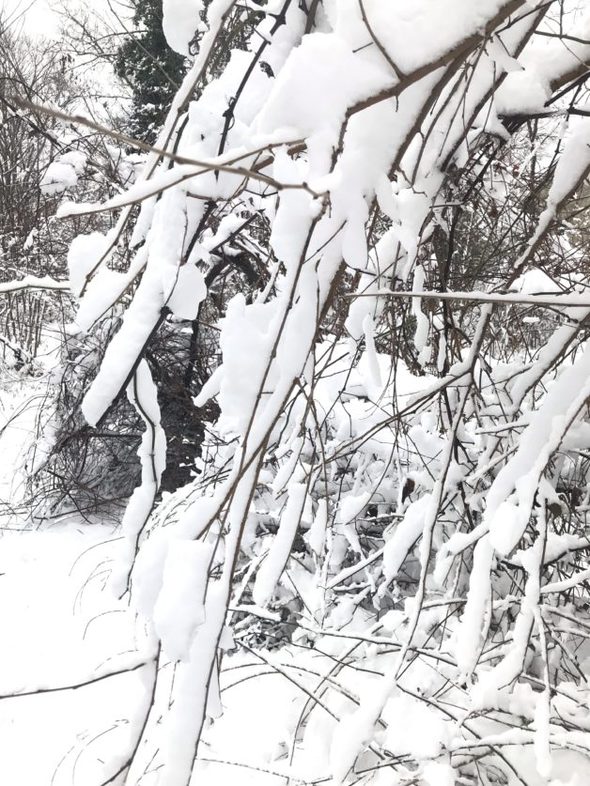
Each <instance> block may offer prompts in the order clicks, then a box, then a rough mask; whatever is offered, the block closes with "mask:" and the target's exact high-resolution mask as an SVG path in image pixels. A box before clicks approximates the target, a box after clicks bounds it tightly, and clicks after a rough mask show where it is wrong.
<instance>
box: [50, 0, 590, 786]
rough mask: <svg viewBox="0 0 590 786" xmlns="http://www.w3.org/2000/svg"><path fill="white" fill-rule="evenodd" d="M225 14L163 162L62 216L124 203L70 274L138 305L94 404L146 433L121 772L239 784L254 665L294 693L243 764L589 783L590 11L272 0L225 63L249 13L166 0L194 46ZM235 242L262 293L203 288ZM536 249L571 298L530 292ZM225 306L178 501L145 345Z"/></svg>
mask: <svg viewBox="0 0 590 786" xmlns="http://www.w3.org/2000/svg"><path fill="white" fill-rule="evenodd" d="M205 5H206V6H207V7H206V14H205V22H204V24H205V25H206V31H204V32H200V33H199V51H198V54H197V55H196V56H195V57H194V60H193V62H192V65H191V67H190V69H189V70H188V72H187V75H186V77H185V79H184V81H183V83H182V85H181V87H180V89H179V92H178V94H177V95H176V97H175V99H174V102H173V104H172V107H171V109H170V112H169V115H168V119H167V121H166V123H165V125H164V127H163V129H162V131H161V133H160V136H159V139H158V140H157V142H156V145H155V148H154V150H153V151H152V153H150V155H149V157H148V159H147V161H146V164H145V167H144V169H143V172H142V174H141V175H140V176H139V177H138V178H137V180H136V181H135V183H134V184H133V185H131V187H130V188H128V189H126V190H123V191H121V193H119V194H116V195H114V196H113V197H112V198H110V199H109V200H107V201H106V202H105V203H103V204H102V205H95V204H68V205H64V206H62V208H61V215H62V216H67V215H69V216H76V215H80V214H87V213H94V212H98V211H99V210H104V211H111V212H114V211H116V212H117V220H116V224H115V225H114V228H113V229H112V231H111V232H110V233H109V234H108V235H106V236H104V243H102V244H101V245H100V249H99V252H98V253H96V254H95V255H94V256H92V255H88V256H87V257H85V258H81V259H80V264H79V265H78V266H77V267H76V269H75V271H73V272H74V275H72V277H71V283H72V288H73V291H74V293H75V294H76V295H77V296H78V297H79V298H80V305H79V312H78V317H77V322H78V324H79V325H81V326H90V325H92V324H93V323H94V321H95V320H96V319H97V317H98V316H99V315H102V314H104V313H108V311H109V309H115V308H120V307H121V306H125V308H124V312H123V315H122V320H121V325H120V327H119V329H118V331H117V332H116V334H115V335H114V336H113V338H112V339H111V340H110V343H109V344H108V346H107V347H106V351H105V353H104V358H103V360H102V364H101V366H100V369H99V371H98V373H97V375H96V377H95V378H94V380H93V381H92V383H91V384H90V386H89V388H88V390H87V392H86V394H85V397H84V400H83V402H82V406H81V409H82V412H83V413H84V416H85V417H86V419H87V421H88V423H89V424H90V425H91V426H94V427H97V428H98V427H100V424H101V423H102V422H103V419H104V418H105V416H106V415H107V413H108V412H109V411H110V408H111V407H112V406H113V403H114V402H116V401H118V400H119V399H120V397H121V396H122V395H123V393H126V395H127V397H128V399H129V402H130V403H131V405H132V406H133V407H135V409H136V411H137V414H138V417H139V418H140V419H141V422H142V424H143V429H144V430H143V434H142V438H141V445H140V447H139V455H140V459H141V464H142V467H141V470H142V471H141V475H142V476H141V482H140V484H139V485H138V486H137V488H136V490H135V491H134V493H133V495H132V497H131V499H130V502H129V504H128V506H127V509H126V512H125V515H124V518H123V536H124V537H123V545H122V548H121V553H120V559H119V564H118V566H117V570H116V571H115V573H116V575H115V576H114V583H115V585H116V587H117V589H118V590H119V592H121V593H124V592H126V591H127V590H128V589H130V590H131V598H132V602H133V603H134V604H136V607H137V608H138V610H139V612H140V613H141V615H142V616H143V618H144V619H145V622H146V625H147V628H148V639H149V643H150V646H151V647H152V651H153V669H151V671H150V675H149V679H146V702H145V706H144V707H143V708H142V712H141V717H140V718H139V719H138V722H137V724H136V725H135V726H134V728H133V739H132V742H131V745H130V750H129V751H128V752H126V753H125V755H124V756H123V757H122V759H121V761H120V763H111V764H110V765H109V770H108V772H107V773H106V774H105V780H104V784H106V783H113V782H115V781H116V779H117V778H119V777H121V778H122V779H123V780H124V782H126V783H129V784H139V783H147V782H150V783H154V784H155V783H158V784H165V786H187V785H188V784H189V782H192V783H198V782H199V783H200V782H203V778H205V782H209V781H207V780H206V779H207V778H208V777H210V778H211V781H210V782H214V775H212V774H211V771H210V770H209V769H207V760H208V755H207V753H208V751H207V749H206V747H205V746H206V745H207V746H213V747H214V746H215V740H216V735H218V730H219V729H221V730H223V729H224V728H228V726H227V725H225V726H224V724H225V723H227V721H225V720H223V719H222V720H218V718H219V715H220V712H221V708H222V705H223V703H224V702H223V700H221V699H220V689H219V685H220V672H221V674H222V677H221V679H222V682H223V685H224V686H225V687H227V675H228V674H229V673H230V671H231V669H233V668H236V669H237V668H242V666H243V667H244V668H251V666H252V660H254V662H256V663H260V664H262V665H263V666H264V670H265V672H269V671H270V672H271V673H272V674H274V675H277V678H279V677H280V680H281V683H282V684H283V682H284V681H285V680H286V681H288V682H289V683H290V687H291V688H293V691H292V694H293V695H292V697H291V698H288V699H285V700H286V701H287V702H288V704H289V708H290V710H289V711H288V712H287V711H286V712H285V718H284V719H283V720H284V723H282V724H281V725H280V727H279V729H278V731H276V733H277V734H279V732H280V738H279V737H277V739H276V745H274V746H269V748H268V750H267V751H266V753H263V754H261V755H263V756H264V755H265V756H266V760H265V761H260V762H257V763H254V764H252V762H250V764H248V763H246V764H245V763H244V762H243V761H237V762H235V764H236V767H237V768H239V767H240V766H245V767H248V766H255V765H256V764H258V765H259V766H260V767H262V768H263V769H265V768H267V769H269V770H272V772H273V773H275V774H276V773H277V772H278V773H279V776H280V777H287V778H291V779H293V780H294V781H299V782H313V783H319V782H330V783H334V784H339V783H369V782H371V783H380V782H382V783H396V784H420V786H441V784H444V786H447V785H448V786H450V785H451V784H454V783H462V784H476V783H482V784H490V783H495V784H508V783H511V784H516V783H519V784H527V786H532V785H533V784H535V785H536V784H546V783H551V784H552V786H558V784H563V783H567V782H568V781H567V778H568V777H569V774H568V773H571V772H574V771H575V772H578V773H584V774H583V775H582V777H584V778H587V777H588V775H589V773H590V763H589V762H588V756H589V755H590V737H589V735H588V732H587V718H586V716H587V702H588V688H587V678H586V674H587V666H586V665H585V660H586V658H587V647H586V640H587V629H588V628H589V627H590V615H589V614H588V603H587V599H588V596H587V590H586V582H587V581H588V579H589V578H590V567H589V564H588V559H587V549H588V546H589V541H588V538H587V532H586V521H585V517H586V513H587V509H588V505H587V502H588V497H589V491H588V476H587V471H588V453H587V449H588V447H589V446H590V424H589V423H588V412H587V402H588V399H589V397H590V386H589V381H588V380H589V379H590V349H589V347H588V345H587V341H586V326H587V320H588V316H589V315H590V295H588V294H587V293H586V291H585V282H584V280H583V279H582V280H581V277H580V276H579V272H580V270H581V267H580V264H581V263H580V260H581V256H582V254H581V248H580V244H579V237H580V235H579V234H578V235H577V236H576V234H575V232H574V231H573V229H572V228H571V227H569V226H565V231H563V230H564V226H563V222H564V221H566V223H567V217H568V216H569V215H570V214H571V213H573V212H575V210H576V209H577V208H576V203H575V199H576V195H577V193H578V192H579V191H580V189H581V188H582V186H583V184H584V182H585V181H586V179H587V177H588V175H589V173H590V118H589V117H588V114H589V112H588V107H587V91H586V89H585V86H584V85H585V81H584V80H585V79H586V78H587V76H588V70H587V66H586V63H587V62H588V58H589V56H590V45H589V44H587V43H586V42H585V40H586V39H587V37H588V31H589V26H590V18H589V17H588V14H587V12H586V13H585V14H584V13H582V12H583V11H584V9H582V8H579V7H578V4H576V3H575V2H571V3H569V4H566V5H567V6H568V7H567V9H566V10H567V13H564V14H561V13H560V8H559V4H557V3H542V4H540V3H536V2H525V0H414V2H412V3H406V4H403V3H385V2H382V1H380V0H338V2H335V1H334V0H331V1H330V2H328V0H326V2H323V3H318V2H315V0H311V2H302V3H295V2H293V1H292V0H269V2H267V3H265V4H258V3H255V4H253V5H255V6H256V9H255V10H256V14H257V16H256V25H255V27H254V29H253V31H252V33H251V35H250V36H247V37H245V39H244V44H243V46H242V47H241V48H236V49H233V51H231V53H228V52H227V51H226V49H225V48H224V42H226V41H227V40H228V28H232V26H234V25H242V27H241V28H240V29H241V31H243V30H244V29H246V30H248V26H247V25H245V24H244V23H245V22H251V10H252V8H253V5H252V4H251V3H243V4H237V3H235V2H232V0H212V2H211V3H209V4H201V3H194V2H188V0H187V2H186V3H180V2H176V3H169V4H167V12H166V27H165V32H166V34H167V35H168V36H170V37H171V38H172V39H173V41H172V40H171V43H174V42H177V41H178V40H180V39H182V40H184V41H186V40H190V38H189V36H188V34H187V30H186V24H187V22H186V20H187V18H193V19H194V29H195V31H196V30H197V29H199V31H201V26H202V18H201V11H203V10H204V8H203V7H204V6H205ZM191 14H192V17H191ZM584 36H586V39H585V38H584ZM230 38H231V36H230ZM234 40H237V39H234ZM212 62H222V63H224V68H223V70H222V72H221V73H220V74H219V75H217V74H216V73H215V72H213V71H212V70H211V64H212ZM531 124H535V127H536V128H538V129H540V131H539V135H537V134H532V135H531V134H529V135H528V136H527V129H528V128H530V126H531ZM533 160H534V162H535V163H534V166H533V165H532V164H531V162H532V161H533ZM529 171H532V179H531V182H530V183H529V182H528V181H527V178H526V177H525V176H524V175H522V177H520V179H519V174H518V173H519V172H521V173H522V172H525V173H528V172H529ZM138 204H139V205H140V209H139V211H138V210H137V205H138ZM584 207H585V203H584ZM470 217H471V218H473V220H472V221H471V222H470V221H469V219H470ZM130 227H132V228H133V229H132V232H133V234H132V236H131V239H130V240H129V239H128V238H129V235H128V234H127V230H128V228H130ZM486 233H488V234H489V239H490V240H491V245H490V246H489V247H488V246H487V245H486V237H485V235H486ZM582 236H584V233H583V232H582ZM576 237H577V238H578V239H577V240H576ZM586 237H587V235H586ZM576 243H577V244H578V245H577V246H576ZM125 244H128V245H125ZM121 248H123V253H124V254H125V255H126V254H127V253H128V250H129V248H131V249H132V251H133V253H132V256H131V259H130V261H129V266H128V268H127V269H125V270H122V269H117V270H114V269H109V267H108V264H109V260H110V259H112V258H116V255H117V254H120V253H121ZM238 260H241V263H247V267H248V269H251V270H254V271H258V272H257V276H256V277H255V276H253V277H252V280H251V281H250V282H249V287H248V288H247V293H246V294H244V293H242V292H236V293H235V294H233V292H232V294H233V297H231V298H227V297H226V298H224V297H220V296H219V293H216V292H213V293H211V292H210V291H209V290H210V287H208V284H209V285H212V284H213V280H212V272H213V271H215V270H216V267H217V266H219V265H220V264H221V265H226V264H233V265H236V264H237V265H239V264H240V262H239V261H238ZM537 266H538V267H539V268H540V269H541V270H542V271H543V272H544V274H545V275H546V276H551V280H554V283H555V285H556V286H555V289H556V291H546V290H545V286H544V284H542V289H541V292H539V290H538V289H537V287H536V286H533V289H532V290H531V289H530V287H529V286H528V285H526V282H525V281H524V279H523V277H524V278H526V276H527V275H529V276H530V271H531V270H532V269H534V268H535V267H537ZM529 284H530V278H529ZM456 287H462V288H464V289H461V290H457V289H456ZM130 292H131V293H132V297H129V293H130ZM216 298H217V300H216ZM211 302H213V303H214V305H215V306H216V307H217V308H220V309H221V310H222V312H223V313H222V315H221V318H220V319H219V320H218V321H217V323H216V324H210V323H208V322H207V323H206V324H207V326H208V329H209V330H212V331H218V335H219V337H218V344H216V343H215V342H213V343H212V344H210V346H212V353H213V354H214V355H215V354H216V353H217V351H219V353H220V355H221V363H220V364H219V365H218V366H217V368H215V370H213V366H215V365H216V363H211V370H212V374H211V376H210V377H209V378H208V379H207V380H206V381H205V380H201V381H204V382H205V384H204V385H203V387H202V388H201V389H200V391H199V392H198V395H197V396H196V398H195V400H194V404H195V406H196V407H198V408H199V407H203V406H205V404H206V403H207V402H208V401H210V400H211V399H214V400H215V402H216V406H217V407H218V412H219V416H218V418H217V420H216V423H215V425H214V427H211V428H209V427H207V429H206V432H207V433H206V435H205V438H204V441H203V443H202V445H201V446H200V447H199V450H198V451H195V464H194V467H195V472H196V477H195V478H194V479H193V480H192V481H190V482H189V483H187V484H186V485H184V486H183V487H182V488H180V489H178V490H176V491H175V492H174V493H173V494H167V495H163V496H162V495H161V490H162V477H163V473H164V470H165V464H166V434H165V429H164V428H163V424H164V421H165V416H164V413H163V412H161V408H160V406H159V405H158V390H157V387H156V384H155V383H154V378H153V377H155V376H157V375H156V374H155V373H154V374H152V372H151V371H150V352H151V349H150V347H151V346H152V342H153V340H154V337H155V336H156V335H157V333H158V331H160V330H162V328H163V326H164V325H165V324H166V320H168V319H170V318H171V319H172V320H178V321H179V323H182V322H183V321H184V322H185V323H186V325H189V324H191V323H192V324H193V336H194V338H195V341H199V339H200V335H201V333H200V326H201V324H204V323H205V322H206V320H205V318H204V314H205V309H207V308H208V307H209V308H210V304H211ZM547 311H549V312H550V313H551V314H552V316H551V317H550V319H546V318H545V316H543V317H542V319H543V324H542V330H539V333H538V337H537V338H536V339H535V341H534V342H529V341H528V337H529V336H530V335H531V333H532V330H533V328H532V327H529V326H530V325H534V324H535V325H536V324H537V323H533V322H530V321H529V322H525V321H524V319H525V318H527V319H529V320H530V319H541V317H539V314H542V315H544V314H545V313H546V312H547ZM519 331H521V334H522V336H523V340H522V341H521V340H520V339H519ZM217 348H218V349H217ZM152 360H153V358H152ZM152 366H153V368H154V369H155V370H156V371H158V364H153V362H152ZM163 372H165V369H163V370H159V371H158V374H159V375H160V376H161V374H162V373H163ZM207 372H209V368H207ZM187 382H191V380H190V379H188V380H187ZM187 391H188V392H189V394H190V395H194V394H193V391H192V390H191V389H190V386H189V385H188V384H187ZM161 403H163V402H161ZM169 436H170V437H171V438H173V439H178V438H179V437H180V438H181V437H182V435H181V434H179V433H172V434H171V435H169ZM199 453H200V455H199ZM288 640H290V643H289V644H288V645H287V644H286V642H287V641H288ZM277 647H278V648H279V654H278V655H277V654H276V653H275V652H272V653H269V650H270V649H276V648H277ZM235 649H237V650H238V651H239V652H238V653H237V654H236V655H232V656H228V655H227V653H228V651H233V650H235ZM303 651H305V654H304V655H301V656H300V659H298V658H297V653H299V652H303ZM244 653H247V655H248V662H247V664H244V662H243V657H244ZM226 663H227V664H230V665H229V666H228V668H227V670H226V672H225V673H223V667H224V665H225V664H226ZM232 664H235V665H232ZM251 711H252V714H253V716H255V713H256V708H255V707H254V708H252V710H251ZM229 728H230V729H231V728H232V726H231V720H230V721H229ZM270 733H271V732H270V731H269V734H270ZM272 733H274V732H272ZM426 736H428V739H425V738H426ZM273 739H274V738H273ZM237 748H238V749H239V745H237ZM211 761H214V760H212V759H211V758H210V757H209V762H211ZM240 773H241V770H240V769H236V772H235V775H234V777H241V774H240ZM193 776H194V777H193ZM191 779H192V781H191ZM570 783H572V784H573V781H570Z"/></svg>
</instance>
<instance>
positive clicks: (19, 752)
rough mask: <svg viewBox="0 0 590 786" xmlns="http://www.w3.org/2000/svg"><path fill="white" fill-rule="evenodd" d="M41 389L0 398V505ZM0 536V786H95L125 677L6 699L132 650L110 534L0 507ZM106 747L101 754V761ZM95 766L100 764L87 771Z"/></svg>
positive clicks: (84, 673)
mask: <svg viewBox="0 0 590 786" xmlns="http://www.w3.org/2000/svg"><path fill="white" fill-rule="evenodd" d="M42 396H43V383H42V382H35V381H32V382H31V381H29V382H28V383H23V382H22V381H21V380H19V379H15V380H13V381H12V382H10V383H7V384H6V385H4V387H3V389H2V391H1V392H0V413H1V414H0V417H1V421H0V428H2V429H3V430H2V436H1V437H0V456H1V464H0V500H2V501H3V502H5V501H7V500H10V501H11V503H13V504H14V503H15V501H16V502H18V499H19V496H20V493H21V491H22V487H21V477H22V476H21V473H20V471H19V470H20V468H21V466H22V463H23V461H24V460H25V455H26V450H27V447H28V440H29V439H30V436H31V433H32V431H33V425H34V420H35V417H36V415H37V412H38V403H39V401H41V400H42ZM2 511H3V515H2V530H1V531H0V631H1V634H2V645H1V646H0V741H1V742H0V751H1V752H0V783H2V784H6V786H46V785H47V786H49V785H50V784H52V785H53V786H59V784H66V783H68V784H72V783H78V784H88V785H89V786H90V785H91V784H94V783H98V782H99V780H98V779H97V777H98V776H97V773H98V772H99V771H100V772H102V770H103V766H102V764H101V761H102V760H103V759H105V758H106V761H107V762H108V759H109V756H111V755H112V754H113V752H116V751H117V749H118V747H119V746H125V745H126V744H127V743H128V739H127V732H126V726H127V719H128V717H129V714H130V706H131V708H132V707H133V704H135V703H136V701H137V696H136V695H135V694H136V693H137V692H138V691H141V684H140V679H139V676H138V675H137V674H136V673H134V672H131V673H129V674H125V675H122V676H115V677H112V678H109V679H105V680H102V681H100V682H98V683H97V684H95V685H89V686H87V687H82V688H79V689H77V690H63V691H62V690H60V691H56V692H49V693H40V694H39V695H32V696H20V697H15V698H6V697H7V696H10V695H11V694H14V693H21V692H28V691H35V690H37V689H46V688H59V687H63V686H67V685H75V684H77V683H79V682H84V681H86V680H87V679H89V678H92V677H93V676H94V675H96V674H97V673H104V671H105V670H116V669H117V663H125V665H129V663H131V662H132V661H133V658H137V656H136V655H133V653H134V651H135V650H136V639H135V629H136V625H135V620H134V618H133V616H132V614H131V613H130V612H129V610H128V609H127V608H126V607H125V604H124V603H122V602H119V601H117V599H116V598H115V597H114V596H113V594H112V593H111V592H110V591H109V590H108V588H107V586H106V578H107V572H106V571H107V570H108V561H109V555H110V553H111V550H112V544H113V539H114V538H115V537H116V535H115V534H114V532H113V526H112V524H111V523H109V524H101V523H100V522H98V523H95V524H88V523H85V522H83V521H79V520H76V519H72V518H70V519H68V520H61V521H60V522H59V523H55V524H53V525H51V526H49V525H45V526H44V527H42V528H38V527H36V528H33V527H32V525H31V523H30V522H27V521H26V520H25V519H24V518H23V517H19V513H18V505H17V506H16V513H15V512H13V511H11V509H10V508H9V507H6V506H2ZM107 751H108V753H107ZM98 765H100V766H98Z"/></svg>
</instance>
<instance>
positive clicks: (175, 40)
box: [162, 0, 203, 55]
mask: <svg viewBox="0 0 590 786" xmlns="http://www.w3.org/2000/svg"><path fill="white" fill-rule="evenodd" d="M202 10H203V2H202V0H162V17H163V18H162V29H163V30H164V35H165V36H166V41H167V42H168V45H169V46H170V47H171V48H172V49H174V51H175V52H178V53H179V54H181V55H188V54H189V44H190V42H191V40H192V38H193V36H194V35H195V32H196V31H197V30H198V29H199V27H200V26H201V20H200V14H201V12H202Z"/></svg>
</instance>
